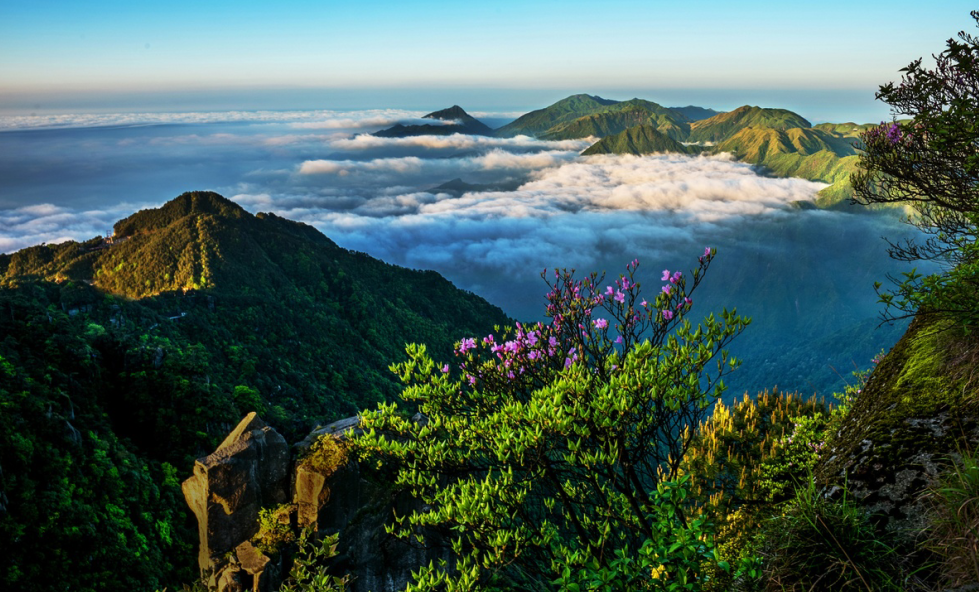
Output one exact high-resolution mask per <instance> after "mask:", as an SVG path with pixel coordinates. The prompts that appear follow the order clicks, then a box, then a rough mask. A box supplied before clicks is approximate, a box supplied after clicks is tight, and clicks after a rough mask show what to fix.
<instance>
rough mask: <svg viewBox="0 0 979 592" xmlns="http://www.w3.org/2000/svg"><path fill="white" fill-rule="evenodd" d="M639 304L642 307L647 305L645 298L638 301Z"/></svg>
mask: <svg viewBox="0 0 979 592" xmlns="http://www.w3.org/2000/svg"><path fill="white" fill-rule="evenodd" d="M639 306H642V307H643V308H645V307H646V306H649V303H648V302H646V300H645V299H643V301H642V302H640V303H639Z"/></svg>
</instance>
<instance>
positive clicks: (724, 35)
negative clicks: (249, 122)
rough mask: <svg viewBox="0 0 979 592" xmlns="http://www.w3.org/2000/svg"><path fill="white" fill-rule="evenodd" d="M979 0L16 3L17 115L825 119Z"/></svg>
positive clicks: (8, 15)
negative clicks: (569, 109) (629, 109)
mask: <svg viewBox="0 0 979 592" xmlns="http://www.w3.org/2000/svg"><path fill="white" fill-rule="evenodd" d="M970 8H972V6H970V3H969V2H966V1H964V0H943V1H942V2H938V3H926V2H920V0H912V1H908V0H890V1H887V2H884V1H876V0H874V1H854V0H847V1H840V0H831V1H823V2H759V1H749V0H744V1H740V2H730V1H713V0H689V1H685V2H675V1H669V2H664V1H660V0H643V1H635V0H608V1H605V2H602V3H601V4H597V3H595V2H583V1H579V0H559V1H556V0H544V1H538V2H526V1H519V2H518V1H513V0H494V1H492V2H486V1H478V0H477V1H467V2H439V1H410V0H397V1H389V0H362V1H358V2H349V1H346V2H335V1H330V0H316V1H305V0H283V1H280V2H275V3H272V2H252V1H247V0H236V1H234V2H231V1H225V0H212V1H209V2H199V1H196V0H195V1H192V2H191V1H185V0H171V1H168V2H159V3H158V2H132V1H131V0H125V1H117V0H93V1H90V2H75V1H52V0H32V1H31V2H4V3H2V4H0V81H2V84H0V113H6V114H18V113H30V112H57V111H64V112H69V111H98V110H100V109H102V110H105V109H109V110H117V111H118V110H122V111H126V110H176V111H186V110H194V109H227V108H235V109H296V108H299V109H305V108H339V109H362V108H381V107H397V108H413V109H429V108H431V109H435V108H438V107H439V106H442V104H443V103H447V102H448V104H451V103H453V102H464V103H465V104H464V106H465V107H466V108H467V109H477V110H478V109H495V110H507V109H530V108H538V107H540V106H542V105H546V104H549V103H551V102H553V101H555V100H557V99H560V98H562V97H563V96H566V95H567V94H571V93H576V92H588V93H593V94H602V93H604V94H603V96H610V97H611V98H616V99H627V98H631V97H632V96H637V95H642V96H644V97H646V98H650V99H652V100H661V101H662V102H665V103H667V104H669V103H673V102H680V103H684V104H686V102H698V103H701V104H705V103H711V104H710V105H708V106H711V107H714V108H717V109H722V110H723V109H731V108H734V107H736V106H738V105H740V104H744V103H746V102H755V103H759V104H762V103H765V102H768V103H771V104H774V103H777V102H781V104H780V105H779V106H784V107H787V108H793V107H796V108H798V107H799V106H800V105H806V106H808V107H809V111H808V113H806V114H807V116H808V117H810V118H811V119H814V120H820V119H831V118H832V116H833V115H835V114H836V113H838V112H832V111H831V110H829V109H827V108H826V107H825V104H826V103H827V102H833V101H836V102H840V103H842V104H848V105H849V108H850V109H851V112H853V113H854V114H856V115H860V114H862V113H863V112H866V113H868V117H869V114H870V113H871V109H870V107H869V106H870V105H873V91H874V90H875V89H876V87H877V85H879V84H881V83H883V82H886V81H888V80H893V79H894V78H895V77H896V76H897V71H898V70H899V69H900V68H901V67H903V66H905V65H907V63H908V62H909V61H910V60H911V59H913V58H916V57H921V56H928V55H930V54H932V53H935V52H938V51H941V49H942V48H943V46H944V43H943V42H944V40H946V39H948V38H949V37H951V36H952V35H953V34H955V33H956V32H958V31H960V30H963V29H972V27H973V23H972V21H971V19H970V17H969V10H970ZM687 99H689V101H686V102H685V100H687ZM432 105H435V106H434V107H433V106H432ZM820 105H823V107H822V110H820ZM881 109H882V108H881V107H880V106H878V107H877V111H874V112H873V113H874V115H876V114H877V113H879V112H880V110H881ZM802 110H805V109H802ZM824 113H825V116H824V115H823V114H824ZM855 119H856V117H855Z"/></svg>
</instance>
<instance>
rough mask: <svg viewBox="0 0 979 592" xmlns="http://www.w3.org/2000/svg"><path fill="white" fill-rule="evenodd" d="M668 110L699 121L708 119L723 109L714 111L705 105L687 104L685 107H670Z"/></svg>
mask: <svg viewBox="0 0 979 592" xmlns="http://www.w3.org/2000/svg"><path fill="white" fill-rule="evenodd" d="M670 111H676V112H677V113H679V114H681V115H683V116H684V117H686V118H687V119H689V120H690V121H700V120H701V119H709V118H711V117H713V116H715V115H718V114H720V113H723V111H714V110H713V109H707V108H705V107H697V106H694V105H687V106H686V107H670Z"/></svg>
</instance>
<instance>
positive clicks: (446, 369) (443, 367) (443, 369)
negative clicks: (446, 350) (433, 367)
mask: <svg viewBox="0 0 979 592" xmlns="http://www.w3.org/2000/svg"><path fill="white" fill-rule="evenodd" d="M448 373H449V365H448V364H446V365H445V366H442V374H448Z"/></svg>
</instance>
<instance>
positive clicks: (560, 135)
mask: <svg viewBox="0 0 979 592" xmlns="http://www.w3.org/2000/svg"><path fill="white" fill-rule="evenodd" d="M637 125H649V126H652V127H653V128H654V129H656V130H658V131H659V132H660V133H662V134H665V135H667V136H669V137H670V138H673V139H674V140H684V139H686V137H687V136H688V135H690V122H689V121H688V120H687V118H686V117H684V116H683V115H681V114H679V113H676V112H674V111H671V110H669V109H667V108H666V107H663V106H662V105H658V104H656V103H653V102H652V101H644V100H642V99H631V100H628V101H622V102H621V103H616V104H614V105H609V106H607V107H603V108H602V109H599V110H598V111H596V112H594V113H590V114H588V115H585V116H583V117H579V118H577V119H574V120H571V121H568V122H564V123H559V124H557V125H555V126H553V127H551V128H549V129H547V130H546V131H544V132H543V133H542V134H540V137H541V138H542V139H545V140H570V139H575V138H587V137H589V136H597V137H599V138H604V137H606V136H611V135H614V134H617V133H620V132H623V131H625V130H626V129H629V128H630V127H635V126H637Z"/></svg>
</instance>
